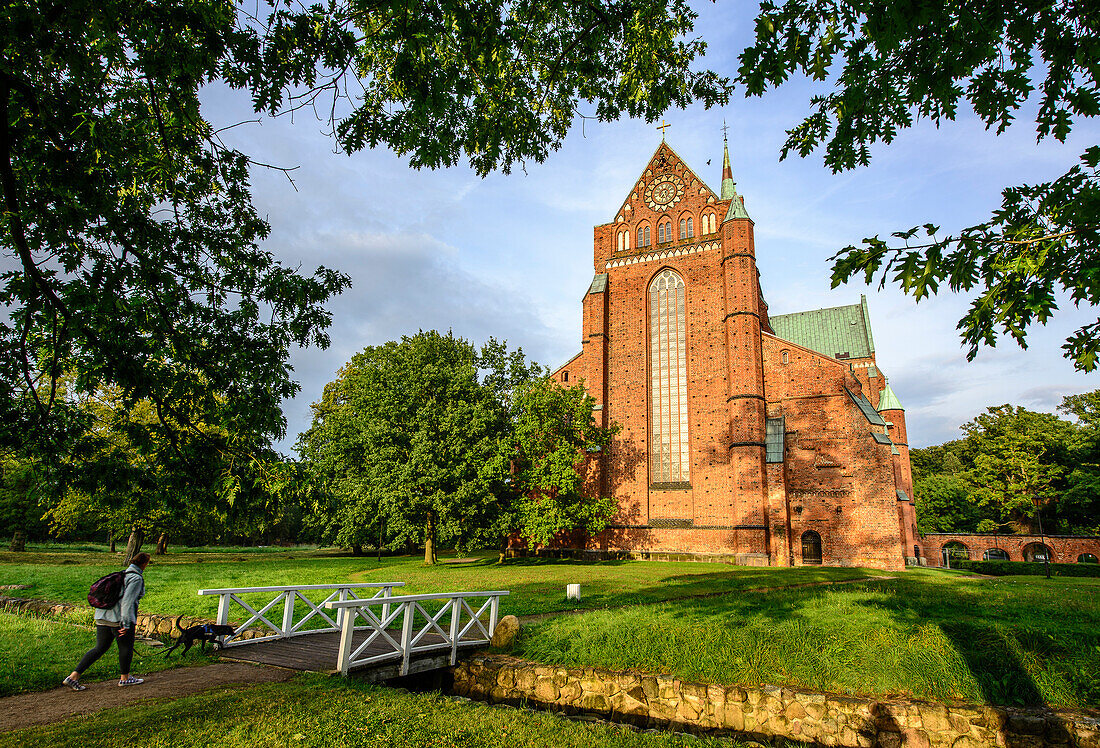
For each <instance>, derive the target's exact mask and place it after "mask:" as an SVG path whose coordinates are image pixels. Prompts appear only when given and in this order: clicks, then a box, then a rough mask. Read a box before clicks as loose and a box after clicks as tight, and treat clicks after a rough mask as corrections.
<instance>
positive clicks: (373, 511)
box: [299, 331, 615, 563]
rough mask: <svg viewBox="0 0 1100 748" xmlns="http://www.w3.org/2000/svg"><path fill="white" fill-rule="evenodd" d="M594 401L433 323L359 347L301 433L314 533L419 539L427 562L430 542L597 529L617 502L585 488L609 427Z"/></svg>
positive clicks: (399, 541)
mask: <svg viewBox="0 0 1100 748" xmlns="http://www.w3.org/2000/svg"><path fill="white" fill-rule="evenodd" d="M594 406H595V400H594V399H593V398H591V397H590V396H588V395H587V394H586V393H585V392H584V389H583V388H582V387H581V386H580V385H575V386H573V387H569V388H565V387H562V386H561V385H559V384H558V383H557V382H554V381H553V380H551V379H550V378H549V377H547V376H546V372H545V370H544V369H543V368H542V367H541V366H539V365H538V364H534V363H529V362H527V361H526V360H525V358H524V356H523V352H522V350H517V351H512V352H509V351H508V350H507V347H506V346H505V345H504V344H503V343H500V342H498V341H496V340H492V339H490V340H489V342H488V343H486V344H485V345H484V346H482V347H481V348H480V349H475V348H474V346H472V345H471V344H470V343H469V342H467V341H465V340H462V339H460V338H455V337H454V336H453V335H451V334H448V335H446V336H444V335H440V334H439V333H437V332H434V331H432V332H421V333H419V334H417V335H415V336H412V337H406V338H402V340H401V341H399V342H391V343H387V344H385V345H382V346H375V347H371V348H367V349H366V350H364V351H363V352H361V353H359V354H357V355H356V356H354V357H353V358H352V360H351V361H350V362H349V363H348V364H347V365H346V366H344V367H343V368H342V369H341V370H340V373H339V375H338V376H337V378H336V380H335V381H334V382H332V383H330V384H329V385H327V386H326V387H325V392H324V396H323V397H322V399H321V401H320V402H318V403H316V404H315V405H314V406H313V414H314V416H313V423H312V425H311V426H310V428H309V430H307V431H306V432H305V433H303V434H302V435H301V437H300V439H299V451H300V453H301V455H302V457H303V461H304V463H305V464H306V465H307V466H308V468H309V470H310V471H311V473H312V474H313V475H314V477H315V481H316V483H317V488H318V490H316V491H315V492H314V494H313V502H314V503H313V514H314V517H315V519H314V521H315V522H319V523H320V524H321V525H322V527H320V528H319V529H320V536H321V537H322V538H323V539H325V540H331V541H334V542H336V543H338V544H340V545H343V546H350V547H352V549H353V550H355V551H356V552H359V551H361V549H362V547H363V546H365V545H368V544H372V545H373V544H375V543H383V542H384V543H385V544H387V545H389V546H391V547H395V548H400V547H403V546H407V545H413V544H417V545H419V544H422V545H423V546H424V561H425V563H434V561H435V550H436V547H437V544H438V543H454V544H456V545H460V546H465V547H474V546H491V545H492V546H495V545H499V546H500V548H501V554H502V557H503V553H504V548H505V546H506V544H507V541H508V539H509V538H512V537H520V538H523V539H525V540H527V541H529V542H532V543H537V544H546V543H549V542H550V541H551V540H552V539H553V537H554V536H555V535H556V534H558V533H559V532H563V531H582V532H588V533H592V532H599V531H600V530H602V529H603V527H604V525H605V524H606V522H607V521H608V519H609V518H610V516H611V514H612V513H613V512H614V510H615V503H614V501H612V500H611V499H609V498H607V497H595V498H592V497H591V496H590V495H586V494H591V493H592V489H594V487H595V486H594V485H592V484H593V483H594V481H593V478H594V473H593V472H592V471H593V467H594V465H595V461H594V459H593V457H594V455H596V454H598V453H599V452H600V451H601V450H602V449H605V448H606V447H607V445H608V443H609V442H610V440H611V437H612V435H613V434H614V432H615V430H614V429H605V428H601V427H599V426H597V424H596V421H595V418H594V416H593V413H594ZM586 487H587V488H588V489H589V490H588V491H586V490H585V489H586Z"/></svg>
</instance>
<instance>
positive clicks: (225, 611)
mask: <svg viewBox="0 0 1100 748" xmlns="http://www.w3.org/2000/svg"><path fill="white" fill-rule="evenodd" d="M230 595H231V593H229V592H223V593H222V594H220V595H218V625H219V626H225V625H226V624H228V623H229V598H230Z"/></svg>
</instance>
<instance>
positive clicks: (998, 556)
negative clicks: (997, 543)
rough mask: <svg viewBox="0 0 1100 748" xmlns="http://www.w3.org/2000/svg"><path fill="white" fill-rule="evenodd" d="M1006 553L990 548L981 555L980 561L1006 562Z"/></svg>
mask: <svg viewBox="0 0 1100 748" xmlns="http://www.w3.org/2000/svg"><path fill="white" fill-rule="evenodd" d="M1007 560H1008V553H1007V552H1006V551H1002V550H1001V549H1000V548H990V549H989V550H988V551H986V552H985V553H983V554H982V561H1007Z"/></svg>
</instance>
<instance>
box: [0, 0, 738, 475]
mask: <svg viewBox="0 0 1100 748" xmlns="http://www.w3.org/2000/svg"><path fill="white" fill-rule="evenodd" d="M694 18H695V14H694V13H693V12H692V11H691V10H690V9H689V8H688V6H687V3H686V0H610V2H573V0H553V1H551V2H528V1H526V0H508V1H506V0H496V1H495V2H482V3H466V2H459V1H458V0H435V1H433V2H416V1H414V2H408V3H403V4H394V3H371V2H361V1H360V0H333V2H330V3H328V4H324V5H320V4H318V5H310V6H306V5H302V4H298V3H294V2H289V3H283V2H275V0H267V2H261V3H251V2H239V3H238V2H227V1H226V0H187V2H184V1H183V0H165V1H164V2H156V3H152V2H129V1H128V0H94V1H92V0H65V2H60V0H15V2H11V3H8V4H6V5H5V7H4V9H3V10H2V11H0V19H2V22H0V44H2V45H3V55H2V59H0V199H2V202H3V216H2V218H0V251H2V253H3V263H4V264H3V266H2V267H3V270H2V271H0V272H2V276H0V281H2V286H0V299H2V302H3V304H4V305H5V307H6V309H5V312H6V313H5V315H4V316H3V319H2V321H0V383H2V385H3V386H2V387H0V447H2V448H5V449H27V448H28V445H29V444H30V445H31V446H32V447H33V448H34V449H38V450H41V451H48V452H49V451H52V452H53V453H63V452H65V450H66V449H67V447H66V446H65V445H66V443H67V439H69V438H70V437H71V436H72V435H73V434H74V433H79V432H81V431H82V430H83V429H85V428H87V423H86V421H84V420H82V419H81V415H82V414H81V413H80V412H79V410H74V409H73V408H71V407H70V403H69V402H68V401H67V400H65V399H64V398H60V397H58V396H57V388H56V387H55V386H54V384H55V382H57V380H58V379H59V377H60V376H61V373H62V372H64V371H73V372H75V373H76V383H75V387H76V389H77V390H78V391H80V392H93V391H95V390H96V389H97V388H99V387H104V386H106V387H113V388H117V389H118V391H119V392H120V393H121V396H122V397H123V398H125V399H126V400H127V401H128V402H130V403H137V402H139V401H148V402H150V403H152V405H153V408H154V411H155V414H156V417H157V419H158V422H159V424H160V427H161V430H162V432H164V434H163V440H164V441H165V442H166V443H168V444H169V445H170V446H171V447H172V448H173V449H174V448H175V446H176V443H177V441H178V435H177V434H174V433H169V432H178V431H179V430H180V429H184V430H191V431H194V432H196V433H199V432H201V430H202V429H201V428H200V426H199V424H207V425H213V426H215V427H217V428H222V429H225V430H227V431H228V432H229V433H231V434H243V435H248V434H261V435H270V436H276V437H277V436H279V435H281V434H282V433H283V430H284V428H285V421H284V418H283V415H282V413H281V411H280V408H279V404H280V402H281V400H283V399H285V398H286V397H288V396H290V395H293V394H294V393H295V392H296V391H297V389H298V386H297V384H296V383H295V382H294V380H293V379H292V376H291V371H290V367H289V365H288V363H287V361H288V351H289V349H290V348H291V347H292V346H295V345H298V346H308V345H319V346H324V345H326V344H327V343H328V338H327V336H326V332H325V331H326V328H327V326H328V324H329V321H330V320H329V315H328V313H327V312H326V311H324V309H323V306H322V305H323V304H324V302H325V301H326V300H327V299H329V298H330V297H331V296H332V295H333V294H335V293H338V292H340V291H341V290H343V289H344V288H346V287H347V285H348V279H347V277H346V276H344V275H342V274H341V273H339V272H336V271H333V270H328V269H325V268H318V269H317V270H316V271H314V272H312V273H308V272H307V273H299V272H298V271H297V270H296V269H295V268H293V267H288V266H284V265H282V264H280V263H279V262H276V261H275V260H274V259H273V256H272V254H271V253H270V252H268V251H266V250H264V249H262V248H261V247H260V242H261V241H262V240H264V239H265V238H267V237H268V230H269V228H268V224H267V223H266V222H265V221H264V220H262V218H261V217H260V216H259V215H258V214H257V212H256V210H255V209H254V207H253V205H252V201H251V196H250V192H249V172H250V170H251V169H252V168H256V167H257V166H259V164H257V163H256V162H255V161H253V160H252V159H251V158H250V157H249V156H248V155H247V154H245V153H242V152H239V151H237V150H234V149H232V148H228V147H226V145H225V144H224V143H223V141H222V139H221V138H220V135H219V133H220V130H219V129H217V128H216V127H215V126H214V125H212V124H211V123H210V122H208V121H207V120H206V119H205V118H204V116H203V110H202V107H201V100H200V91H201V89H202V87H203V86H205V85H207V84H209V83H212V82H221V83H224V84H227V85H228V86H230V87H232V88H236V89H240V90H242V92H244V93H245V94H246V95H249V96H251V98H252V101H253V104H254V106H255V109H256V111H257V112H259V113H265V114H279V113H285V112H288V111H293V110H295V109H300V108H303V107H310V108H312V110H313V111H326V112H328V113H329V117H328V120H329V122H330V124H331V125H332V133H333V135H334V137H335V138H336V140H337V142H338V144H339V147H341V148H342V149H344V150H346V151H348V152H353V151H356V150H359V149H362V148H371V147H375V146H379V145H384V146H388V147H390V148H392V149H393V150H394V151H396V152H397V153H399V154H403V155H407V156H408V158H409V162H410V164H411V165H412V166H414V167H422V166H429V167H436V166H442V165H447V164H454V163H457V162H458V161H459V160H460V159H462V158H465V159H468V160H469V162H470V164H471V165H472V166H473V168H474V169H475V170H477V171H478V172H479V173H481V174H485V173H487V172H489V171H490V170H492V169H496V168H500V169H504V170H508V169H509V168H510V167H511V166H512V165H513V164H515V163H517V162H522V161H523V160H525V159H533V160H536V161H538V160H542V159H544V158H545V157H546V156H547V154H548V153H550V152H551V151H552V150H554V149H556V148H558V147H559V146H560V144H561V142H562V139H563V138H564V136H565V134H566V132H567V131H568V129H569V127H570V126H571V124H572V123H573V122H574V121H575V120H576V118H577V117H578V116H583V115H590V116H595V117H597V118H599V119H602V120H610V119H614V118H616V117H619V116H621V115H623V114H629V115H631V116H641V117H646V118H649V119H654V118H656V117H657V116H658V115H659V114H660V113H662V112H663V111H665V110H666V109H667V108H668V107H669V106H684V105H686V104H687V103H689V102H691V101H693V100H702V101H703V102H704V103H705V104H707V105H710V104H714V103H717V102H724V101H725V100H726V98H727V96H728V85H727V83H726V81H725V80H723V79H720V78H719V77H718V76H716V75H715V74H714V73H711V72H707V71H693V70H692V69H691V66H692V63H693V62H694V60H695V59H696V58H697V57H698V56H700V55H701V54H702V52H703V50H704V45H703V43H702V41H701V40H699V39H698V38H694V37H692V36H691V33H692V22H693V20H694ZM582 108H583V110H582ZM249 442H251V439H250V438H248V437H246V438H245V439H244V442H242V443H249Z"/></svg>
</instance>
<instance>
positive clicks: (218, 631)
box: [164, 616, 236, 657]
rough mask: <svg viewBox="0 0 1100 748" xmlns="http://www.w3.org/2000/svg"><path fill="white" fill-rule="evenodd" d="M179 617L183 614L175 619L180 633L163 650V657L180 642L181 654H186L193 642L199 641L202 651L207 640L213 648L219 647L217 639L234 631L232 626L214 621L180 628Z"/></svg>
mask: <svg viewBox="0 0 1100 748" xmlns="http://www.w3.org/2000/svg"><path fill="white" fill-rule="evenodd" d="M181 618H183V616H180V617H179V618H177V619H176V628H178V629H180V631H181V632H182V633H181V634H180V636H179V638H178V639H176V643H175V644H173V645H172V646H171V647H169V648H168V649H166V650H165V652H164V656H165V657H167V656H168V654H169V653H170V652H171V651H172V650H173V649H175V648H177V647H178V646H179V645H181V644H182V645H183V652H181V654H187V650H189V649H191V646H192V645H193V644H194V643H195V642H200V645H199V646H201V647H202V651H203V652H205V651H206V643H207V642H211V643H213V645H214V648H215V649H220V648H221V642H220V641H219V639H220V638H221V637H223V636H229V635H230V634H233V633H234V632H235V631H236V629H234V628H233V627H232V626H224V625H221V624H216V623H201V624H199V625H198V626H190V627H189V628H185V629H184V628H180V619H181Z"/></svg>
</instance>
